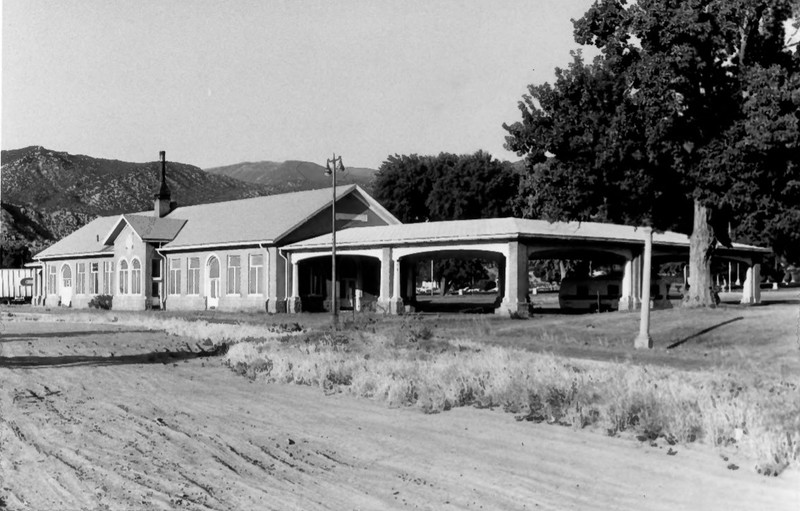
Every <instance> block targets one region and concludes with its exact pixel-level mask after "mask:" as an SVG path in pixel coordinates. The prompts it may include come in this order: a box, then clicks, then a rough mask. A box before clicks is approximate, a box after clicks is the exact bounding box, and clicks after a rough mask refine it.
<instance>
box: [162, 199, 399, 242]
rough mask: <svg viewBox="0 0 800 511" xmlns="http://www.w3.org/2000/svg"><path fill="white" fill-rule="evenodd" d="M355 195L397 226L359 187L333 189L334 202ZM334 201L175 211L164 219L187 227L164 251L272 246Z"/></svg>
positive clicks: (244, 202)
mask: <svg viewBox="0 0 800 511" xmlns="http://www.w3.org/2000/svg"><path fill="white" fill-rule="evenodd" d="M351 194H355V195H356V196H357V197H359V198H360V199H362V200H364V201H365V202H367V204H369V205H370V206H371V207H372V208H373V210H374V211H375V213H376V214H378V215H379V216H380V217H381V218H383V219H384V220H385V221H387V222H389V223H400V221H399V220H397V218H395V217H394V216H393V215H392V214H391V213H389V212H388V211H386V210H385V209H384V208H383V207H382V206H381V205H380V204H378V203H377V202H376V201H375V200H374V199H373V198H372V197H370V196H369V195H368V194H367V193H366V192H365V191H364V190H363V189H362V188H361V187H359V186H358V185H347V186H341V187H337V188H336V200H337V201H338V200H340V199H341V198H342V197H345V196H348V195H351ZM332 200H333V193H332V190H331V189H330V188H323V189H320V190H308V191H303V192H294V193H284V194H280V195H267V196H265V197H254V198H252V199H241V200H234V201H227V202H217V203H213V204H198V205H196V206H186V207H182V208H177V209H175V210H174V211H172V212H171V213H169V215H167V217H166V218H170V219H181V220H185V221H186V225H185V226H184V227H183V229H181V230H180V232H179V233H178V235H177V236H175V239H174V240H172V241H171V242H169V243H167V244H166V245H164V247H163V250H176V249H188V248H201V247H213V246H225V245H244V244H253V243H264V244H274V243H276V242H278V241H279V240H280V239H281V238H283V237H285V236H286V235H288V234H289V233H291V232H292V231H294V230H295V229H297V228H298V227H299V226H300V225H302V224H303V223H305V222H307V221H308V220H309V219H311V218H312V217H313V216H314V215H316V214H318V213H319V212H321V211H322V210H324V209H325V208H327V207H328V206H330V204H331V202H332Z"/></svg>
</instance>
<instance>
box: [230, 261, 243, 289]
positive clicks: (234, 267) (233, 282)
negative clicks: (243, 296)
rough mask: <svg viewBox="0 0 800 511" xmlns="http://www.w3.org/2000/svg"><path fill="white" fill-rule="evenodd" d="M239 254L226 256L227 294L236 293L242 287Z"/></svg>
mask: <svg viewBox="0 0 800 511" xmlns="http://www.w3.org/2000/svg"><path fill="white" fill-rule="evenodd" d="M241 259H242V258H241V257H240V256H228V294H229V295H238V294H239V293H240V292H241V289H242V262H241Z"/></svg>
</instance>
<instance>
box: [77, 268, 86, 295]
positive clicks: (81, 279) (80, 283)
mask: <svg viewBox="0 0 800 511" xmlns="http://www.w3.org/2000/svg"><path fill="white" fill-rule="evenodd" d="M75 293H76V294H79V295H85V294H86V263H78V264H76V265H75Z"/></svg>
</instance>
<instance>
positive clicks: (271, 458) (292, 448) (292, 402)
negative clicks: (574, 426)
mask: <svg viewBox="0 0 800 511" xmlns="http://www.w3.org/2000/svg"><path fill="white" fill-rule="evenodd" d="M104 335H106V336H108V335H111V336H112V337H107V338H104V337H103V336H99V335H91V336H88V339H83V338H81V337H79V336H74V337H70V338H69V343H68V346H69V348H67V347H66V346H67V345H66V344H65V343H64V342H62V341H59V340H58V338H57V336H55V335H52V336H50V337H48V338H46V339H37V340H35V341H34V343H33V346H28V345H27V344H26V343H27V340H26V341H25V342H24V343H23V342H8V343H4V349H5V350H6V351H5V352H4V355H9V356H15V355H17V354H24V353H28V352H29V351H31V350H34V352H37V351H38V350H41V351H44V352H45V353H57V352H63V353H66V354H67V355H66V356H73V355H85V354H86V353H87V352H88V353H91V352H92V351H97V352H99V353H104V352H106V351H112V352H114V353H115V354H117V355H136V354H137V353H139V354H141V353H151V352H155V351H161V350H163V349H164V348H170V349H174V346H177V345H179V342H180V339H171V338H166V337H165V336H163V335H152V334H149V333H135V334H131V333H126V332H120V333H113V334H104ZM29 337H32V335H28V336H27V337H26V339H27V338H29ZM114 358H118V357H114ZM125 360H128V361H130V360H138V358H136V357H132V358H131V357H129V358H128V359H125ZM99 362H100V363H98V364H97V365H83V366H75V367H65V366H54V367H48V366H43V367H37V368H34V369H30V368H15V369H8V368H3V367H0V389H2V390H0V407H2V410H3V411H4V413H3V417H0V446H2V447H1V448H2V449H3V453H4V455H3V456H0V470H1V471H2V473H0V479H2V480H3V488H0V497H2V498H5V499H6V500H7V501H8V502H9V503H10V505H11V506H12V508H13V506H16V507H19V508H29V509H54V508H55V509H67V510H68V509H94V508H103V507H106V508H109V509H159V508H160V509H177V508H185V509H201V510H213V511H226V510H234V509H237V510H238V509H303V510H315V509H397V508H406V507H408V508H415V507H417V508H420V509H453V508H464V509H466V508H469V509H473V508H474V509H479V508H480V507H481V506H483V508H484V509H490V508H494V509H522V508H523V507H525V506H527V508H533V507H535V506H536V505H539V506H540V507H541V508H544V509H569V508H573V509H582V508H590V507H595V508H596V507H602V508H606V509H641V508H650V509H659V510H672V509H680V508H706V509H758V508H769V509H781V508H784V509H788V508H789V507H787V506H786V505H781V504H783V502H782V501H781V500H780V499H781V497H785V496H787V495H791V493H789V489H788V488H789V485H788V483H784V482H782V481H781V480H775V479H769V480H767V479H763V478H762V479H756V480H753V479H751V478H750V476H748V475H746V474H744V471H739V472H738V473H731V472H730V471H726V470H725V469H724V466H721V467H717V466H716V465H711V466H710V467H709V466H708V465H704V464H702V463H701V461H702V462H703V463H707V462H708V463H713V460H711V461H709V459H710V458H708V457H707V456H706V457H704V456H705V455H704V454H702V452H700V454H698V453H693V452H692V451H691V450H687V449H680V452H679V454H678V455H677V456H673V457H667V456H666V455H665V454H664V452H663V451H660V450H658V449H653V448H649V447H648V446H641V445H639V444H635V443H627V442H625V441H621V440H618V439H609V438H605V437H603V436H601V435H591V434H587V433H585V432H580V431H572V430H567V429H566V428H558V427H554V426H544V425H539V426H536V425H529V424H520V423H516V422H514V421H513V418H511V417H510V416H508V415H504V414H502V413H499V412H489V411H478V410H469V409H458V410H452V411H450V412H447V413H446V414H439V415H435V416H429V415H423V414H420V413H419V412H417V411H416V410H392V409H387V408H386V407H384V406H383V405H382V404H376V403H372V402H369V401H364V400H356V399H352V398H349V397H346V396H342V395H333V396H329V397H324V396H322V394H321V392H319V389H310V388H300V387H295V386H280V385H263V384H261V383H258V382H256V383H251V382H249V381H248V380H246V379H243V378H240V377H238V376H236V375H234V374H233V373H232V372H231V371H230V370H228V369H227V368H225V367H221V366H220V365H219V362H218V361H215V360H214V359H206V360H191V361H188V362H179V363H172V362H170V363H167V364H164V363H160V362H158V361H156V362H155V363H149V364H148V363H128V362H126V363H116V364H115V363H110V362H109V361H108V360H106V359H103V360H100V361H99ZM17 390H18V391H20V392H21V393H22V396H23V397H24V399H23V398H20V399H18V400H17V401H16V402H14V394H13V392H14V391H17ZM27 390H31V391H32V392H33V394H35V396H34V395H32V394H31V393H30V392H27ZM51 391H52V395H47V394H48V393H49V392H51ZM37 396H38V397H37ZM39 398H44V399H39ZM6 411H8V414H6ZM6 421H11V422H13V424H14V427H15V428H16V429H17V432H18V433H19V435H21V437H22V438H20V436H18V435H17V432H15V431H14V429H13V428H12V426H11V425H10V424H8V423H7V422H6ZM23 438H24V441H23V440H22V439H23ZM31 442H32V444H31ZM33 445H35V446H38V449H39V451H41V452H39V451H37V447H34V446H33ZM6 453H7V454H8V455H6ZM57 457H58V458H60V460H59V459H56V458H57ZM70 465H71V466H70ZM697 481H702V484H697ZM754 481H755V482H754ZM692 482H695V483H694V484H695V486H694V488H695V489H694V492H695V493H692V490H689V491H687V490H686V488H687V487H688V488H691V484H692ZM770 492H776V493H774V494H773V493H770ZM645 494H646V495H645ZM687 495H688V496H687ZM23 502H24V504H23Z"/></svg>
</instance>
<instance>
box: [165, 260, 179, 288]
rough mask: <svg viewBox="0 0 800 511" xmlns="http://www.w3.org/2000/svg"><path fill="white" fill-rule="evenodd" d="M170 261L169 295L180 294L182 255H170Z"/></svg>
mask: <svg viewBox="0 0 800 511" xmlns="http://www.w3.org/2000/svg"><path fill="white" fill-rule="evenodd" d="M168 261H169V270H168V273H169V286H167V287H168V288H169V289H168V290H167V294H168V295H173V296H174V295H180V294H181V258H180V257H170V258H169V259H168Z"/></svg>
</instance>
